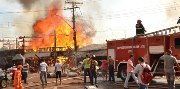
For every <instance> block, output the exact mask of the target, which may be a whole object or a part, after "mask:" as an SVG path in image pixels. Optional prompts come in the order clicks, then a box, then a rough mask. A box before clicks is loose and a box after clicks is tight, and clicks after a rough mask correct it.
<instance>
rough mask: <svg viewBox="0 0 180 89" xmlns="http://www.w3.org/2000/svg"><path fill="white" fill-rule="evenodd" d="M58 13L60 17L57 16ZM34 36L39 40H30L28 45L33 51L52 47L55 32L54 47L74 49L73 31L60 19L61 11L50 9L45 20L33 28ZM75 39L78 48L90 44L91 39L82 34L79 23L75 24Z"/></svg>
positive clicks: (54, 8)
mask: <svg viewBox="0 0 180 89" xmlns="http://www.w3.org/2000/svg"><path fill="white" fill-rule="evenodd" d="M57 12H58V14H59V13H60V15H57ZM33 28H34V35H35V36H36V37H41V38H33V39H31V41H30V43H29V45H30V47H31V48H33V49H36V50H37V49H38V48H46V47H53V46H54V36H55V35H54V32H55V31H56V46H57V47H67V46H69V47H71V48H74V40H73V29H72V28H71V27H70V25H69V24H68V23H67V22H66V21H65V18H64V17H62V11H60V10H59V9H57V8H56V7H52V8H50V10H49V13H48V15H47V17H46V18H44V19H40V20H38V21H37V22H36V23H35V24H34V26H33ZM76 39H77V45H78V47H82V46H85V45H88V44H90V43H91V41H92V39H91V38H90V37H88V36H86V35H85V34H84V33H83V28H82V26H81V25H80V23H76Z"/></svg>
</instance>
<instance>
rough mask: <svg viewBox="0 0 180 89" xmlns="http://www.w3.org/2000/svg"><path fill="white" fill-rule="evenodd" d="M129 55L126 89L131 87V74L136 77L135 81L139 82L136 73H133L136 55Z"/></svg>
mask: <svg viewBox="0 0 180 89" xmlns="http://www.w3.org/2000/svg"><path fill="white" fill-rule="evenodd" d="M129 57H130V58H129V59H128V62H127V77H126V80H125V83H124V89H129V88H128V81H129V78H130V77H131V76H132V78H133V79H134V81H135V82H136V83H137V84H138V79H137V77H136V76H135V74H134V73H133V69H134V68H135V67H134V65H133V62H132V60H133V59H134V55H133V54H131V55H130V56H129Z"/></svg>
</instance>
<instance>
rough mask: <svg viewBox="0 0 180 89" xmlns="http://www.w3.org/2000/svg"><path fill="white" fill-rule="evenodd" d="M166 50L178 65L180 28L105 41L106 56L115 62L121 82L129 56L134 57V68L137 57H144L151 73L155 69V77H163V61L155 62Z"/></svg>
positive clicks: (179, 57) (179, 59)
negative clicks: (169, 50) (171, 53)
mask: <svg viewBox="0 0 180 89" xmlns="http://www.w3.org/2000/svg"><path fill="white" fill-rule="evenodd" d="M168 49H171V50H172V52H173V56H175V57H176V58H177V60H178V63H180V26H174V27H170V28H166V29H163V30H159V31H156V32H152V33H148V34H144V35H139V36H134V37H131V38H126V39H121V40H111V41H107V55H108V56H111V57H112V58H113V59H114V60H115V61H114V65H115V66H114V67H115V71H117V77H120V78H121V79H122V80H125V78H126V67H127V60H128V59H129V55H130V54H133V55H134V59H133V63H134V66H136V64H138V58H139V57H144V59H145V62H146V63H147V64H149V65H150V66H151V68H152V70H151V71H154V69H156V70H155V75H161V76H162V75H164V73H163V70H164V65H163V61H160V62H159V63H157V62H158V60H159V58H160V57H161V56H162V55H163V54H164V53H165V52H166V51H167V50H168ZM155 67H156V68H155ZM177 73H178V72H177Z"/></svg>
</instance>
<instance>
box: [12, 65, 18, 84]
mask: <svg viewBox="0 0 180 89" xmlns="http://www.w3.org/2000/svg"><path fill="white" fill-rule="evenodd" d="M16 70H17V67H16V65H15V64H14V65H13V67H12V68H11V72H12V79H11V80H12V83H13V81H14V74H15V71H16Z"/></svg>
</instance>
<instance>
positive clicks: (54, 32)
mask: <svg viewBox="0 0 180 89" xmlns="http://www.w3.org/2000/svg"><path fill="white" fill-rule="evenodd" d="M54 60H56V30H54Z"/></svg>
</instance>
